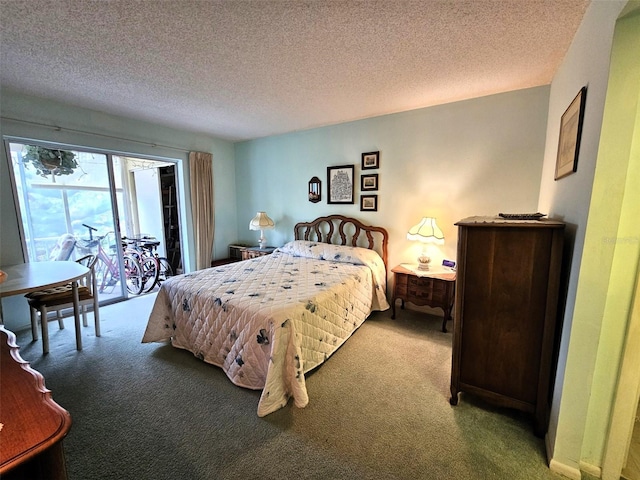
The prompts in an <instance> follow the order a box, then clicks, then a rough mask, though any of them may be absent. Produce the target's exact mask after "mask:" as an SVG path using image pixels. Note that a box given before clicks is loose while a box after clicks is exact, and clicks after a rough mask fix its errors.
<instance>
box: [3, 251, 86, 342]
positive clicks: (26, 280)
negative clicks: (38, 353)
mask: <svg viewBox="0 0 640 480" xmlns="http://www.w3.org/2000/svg"><path fill="white" fill-rule="evenodd" d="M0 272H3V273H4V275H0V276H4V281H1V282H0V298H1V297H9V296H12V295H24V294H27V293H30V292H37V291H39V290H44V289H47V288H53V287H59V286H63V285H66V284H68V283H71V285H72V291H73V316H74V321H75V326H76V347H77V349H78V350H82V336H81V330H80V308H79V306H78V303H79V298H78V280H80V279H81V278H82V277H83V276H85V275H86V274H87V273H89V269H88V268H87V267H85V266H84V265H81V264H79V263H76V262H68V261H67V262H56V261H48V262H29V263H19V264H16V265H7V266H4V265H3V266H0ZM40 323H41V326H42V342H43V344H42V349H43V353H47V352H48V351H49V332H48V325H47V322H46V321H43V320H41V322H40Z"/></svg>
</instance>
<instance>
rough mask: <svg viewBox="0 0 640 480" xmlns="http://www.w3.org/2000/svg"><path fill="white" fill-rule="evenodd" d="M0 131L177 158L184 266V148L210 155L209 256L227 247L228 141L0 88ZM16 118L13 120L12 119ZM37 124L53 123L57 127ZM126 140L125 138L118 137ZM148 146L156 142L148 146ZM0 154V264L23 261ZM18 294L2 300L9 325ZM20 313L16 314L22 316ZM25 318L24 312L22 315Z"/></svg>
mask: <svg viewBox="0 0 640 480" xmlns="http://www.w3.org/2000/svg"><path fill="white" fill-rule="evenodd" d="M0 114H1V119H0V120H1V121H0V134H1V135H2V136H3V138H4V137H5V136H11V137H21V138H25V139H34V140H40V141H49V142H57V143H62V144H66V145H72V146H79V147H93V148H99V149H105V150H109V151H113V152H117V153H123V154H127V155H131V156H136V155H140V156H153V157H159V158H164V159H169V160H174V161H177V162H178V164H177V167H178V168H177V171H178V178H179V180H182V182H180V183H181V184H182V185H184V187H185V188H184V189H181V190H180V191H179V195H180V196H181V200H182V202H181V216H182V218H183V219H184V222H185V224H186V232H182V233H183V235H184V236H183V246H184V247H185V251H186V258H185V269H186V270H187V271H189V270H191V269H192V268H193V267H194V262H193V258H192V257H193V256H192V255H190V252H192V251H193V230H192V222H191V209H190V201H189V200H188V199H189V195H190V193H189V169H188V160H187V159H188V153H187V152H188V151H204V152H210V153H212V154H213V171H214V195H215V222H216V238H215V245H214V252H213V256H214V257H226V256H227V245H229V244H230V243H233V242H234V241H235V240H236V236H237V235H236V232H237V224H236V190H235V166H234V147H233V144H232V143H231V142H228V141H225V140H220V139H217V138H214V137H211V136H209V135H205V134H199V133H193V132H187V131H182V130H177V129H172V128H167V127H161V126H158V125H154V124H151V123H146V122H140V121H136V120H132V119H129V118H122V117H116V116H113V115H107V114H105V113H101V112H97V111H93V110H87V109H82V108H77V107H72V106H69V105H66V104H61V103H57V102H53V101H49V100H45V99H42V98H36V97H31V96H26V95H21V94H18V93H16V92H13V91H9V90H4V89H3V90H2V91H0ZM15 120H19V121H15ZM42 125H53V126H59V127H61V129H54V128H49V127H44V126H42ZM121 139H127V140H121ZM148 144H153V145H156V146H150V145H148ZM1 150H2V153H1V157H2V158H0V225H1V228H0V264H2V265H7V264H12V263H20V262H21V261H23V257H22V249H21V242H20V235H19V231H18V218H17V216H16V208H15V205H14V199H13V194H12V191H11V183H10V179H9V168H8V163H7V157H6V151H5V149H4V147H3V148H2V149H1ZM23 304H24V301H23V299H22V298H19V299H17V298H9V299H4V300H3V307H5V308H4V314H5V317H6V318H7V319H8V320H7V324H8V326H9V327H12V326H13V327H15V328H20V327H21V326H23V323H24V322H21V323H20V325H19V326H15V325H10V323H11V320H10V318H11V316H12V315H11V314H12V311H14V310H16V309H20V310H21V309H23V308H26V307H24V305H23ZM24 317H25V316H24V312H23V313H19V314H17V315H16V318H24ZM26 319H27V321H28V312H27V315H26Z"/></svg>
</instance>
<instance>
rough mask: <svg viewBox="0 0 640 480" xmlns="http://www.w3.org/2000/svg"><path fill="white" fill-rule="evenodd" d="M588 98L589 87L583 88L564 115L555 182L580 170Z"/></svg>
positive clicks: (561, 123) (561, 122)
mask: <svg viewBox="0 0 640 480" xmlns="http://www.w3.org/2000/svg"><path fill="white" fill-rule="evenodd" d="M586 96H587V87H582V88H581V89H580V91H579V92H578V95H576V98H574V99H573V101H572V102H571V103H570V104H569V107H567V109H566V110H565V112H564V113H563V114H562V119H561V120H560V139H559V141H558V158H557V159H556V175H555V180H559V179H560V178H562V177H566V176H567V175H570V174H572V173H573V172H575V171H576V170H577V169H578V154H579V153H580V137H581V136H582V120H583V117H584V105H585V99H586Z"/></svg>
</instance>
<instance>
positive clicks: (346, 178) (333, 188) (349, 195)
mask: <svg viewBox="0 0 640 480" xmlns="http://www.w3.org/2000/svg"><path fill="white" fill-rule="evenodd" d="M353 170H354V165H341V166H339V167H327V185H328V187H327V203H354V200H353Z"/></svg>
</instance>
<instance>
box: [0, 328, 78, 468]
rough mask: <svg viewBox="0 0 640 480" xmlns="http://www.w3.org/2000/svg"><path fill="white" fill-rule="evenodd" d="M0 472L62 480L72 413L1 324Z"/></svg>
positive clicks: (12, 335) (11, 333) (11, 334)
mask: <svg viewBox="0 0 640 480" xmlns="http://www.w3.org/2000/svg"><path fill="white" fill-rule="evenodd" d="M0 363H1V364H2V375H0V419H1V420H2V431H1V432H0V442H1V445H2V448H1V449H0V476H2V478H3V480H14V479H15V480H21V479H25V478H28V479H32V480H38V479H48V480H64V479H66V478H67V468H66V463H65V456H64V451H63V447H62V440H63V439H64V437H65V436H66V435H67V433H68V432H69V429H70V428H71V416H70V415H69V412H67V411H66V410H65V409H63V408H62V407H61V406H60V405H58V404H57V403H56V402H54V401H53V399H52V398H51V392H50V391H49V390H47V388H46V387H45V385H44V378H43V377H42V375H41V374H40V373H39V372H37V371H35V370H33V369H32V368H31V367H30V366H29V364H28V363H27V362H25V361H24V360H23V359H22V358H21V357H20V354H19V353H18V345H17V344H16V338H15V335H14V334H13V332H10V331H9V330H5V329H4V328H3V327H2V326H0Z"/></svg>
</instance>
